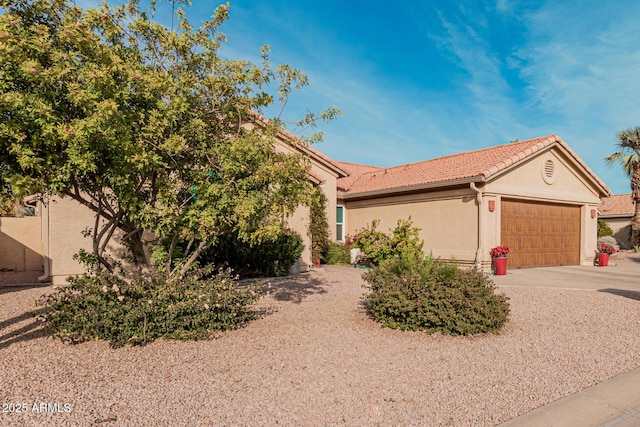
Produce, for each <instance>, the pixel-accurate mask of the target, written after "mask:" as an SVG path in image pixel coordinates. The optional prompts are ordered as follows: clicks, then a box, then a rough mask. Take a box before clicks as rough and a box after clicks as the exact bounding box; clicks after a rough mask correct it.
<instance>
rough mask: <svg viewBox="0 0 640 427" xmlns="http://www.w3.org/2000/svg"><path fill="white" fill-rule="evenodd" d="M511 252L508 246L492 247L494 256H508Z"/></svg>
mask: <svg viewBox="0 0 640 427" xmlns="http://www.w3.org/2000/svg"><path fill="white" fill-rule="evenodd" d="M508 253H509V248H508V247H507V246H496V247H495V248H493V249H491V256H492V257H493V258H506V257H507V254H508Z"/></svg>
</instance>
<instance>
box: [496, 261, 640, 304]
mask: <svg viewBox="0 0 640 427" xmlns="http://www.w3.org/2000/svg"><path fill="white" fill-rule="evenodd" d="M616 255H618V254H616ZM619 255H621V256H622V255H623V254H619ZM625 255H626V254H625ZM491 278H492V279H493V281H494V282H495V284H496V285H498V286H527V287H538V288H558V289H588V290H597V291H602V292H611V293H616V292H620V293H624V294H629V293H631V295H633V294H635V295H636V299H640V254H629V255H626V256H624V258H615V256H614V257H612V259H611V261H610V263H609V266H608V267H596V266H585V265H572V266H564V267H539V268H525V269H515V270H509V267H508V266H507V274H506V275H504V276H491ZM625 296H629V295H625Z"/></svg>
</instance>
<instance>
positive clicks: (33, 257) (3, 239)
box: [0, 216, 43, 271]
mask: <svg viewBox="0 0 640 427" xmlns="http://www.w3.org/2000/svg"><path fill="white" fill-rule="evenodd" d="M40 224H41V218H40V217H37V216H28V217H24V218H9V217H0V269H6V270H13V271H42V268H43V265H42V262H43V261H42V232H41V225H40Z"/></svg>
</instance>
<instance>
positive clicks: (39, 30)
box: [0, 0, 337, 277]
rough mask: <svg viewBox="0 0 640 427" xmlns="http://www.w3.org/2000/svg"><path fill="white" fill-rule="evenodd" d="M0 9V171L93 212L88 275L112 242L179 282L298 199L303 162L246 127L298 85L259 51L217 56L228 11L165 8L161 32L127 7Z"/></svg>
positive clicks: (259, 234) (10, 5)
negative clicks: (169, 12)
mask: <svg viewBox="0 0 640 427" xmlns="http://www.w3.org/2000/svg"><path fill="white" fill-rule="evenodd" d="M152 3H153V4H154V5H155V2H152ZM170 3H171V5H172V6H173V5H174V3H175V2H173V1H172V2H170ZM178 3H180V2H178ZM0 5H1V6H2V8H3V9H4V13H3V14H2V15H1V16H0V164H2V165H3V168H6V174H7V175H10V177H11V178H10V182H11V184H12V185H13V186H14V187H15V188H17V189H24V188H28V189H29V190H31V191H35V192H39V193H40V194H42V195H44V196H48V195H60V196H63V197H71V198H73V199H75V200H77V201H78V202H80V203H82V204H83V205H85V206H87V207H89V208H90V209H92V210H93V211H94V212H95V213H96V221H95V223H94V224H92V226H91V228H90V229H89V230H88V231H87V232H88V234H89V235H90V236H91V237H92V239H93V253H92V254H91V256H90V257H88V258H89V259H92V260H93V261H94V262H95V263H96V264H97V265H98V266H100V268H103V269H106V270H109V271H112V272H114V271H116V268H115V266H116V265H117V262H116V261H115V260H113V259H111V258H110V257H109V256H108V251H107V250H106V249H107V246H108V244H109V242H110V241H111V240H112V239H113V236H114V235H118V233H121V234H122V235H123V236H124V237H123V242H124V243H125V244H126V245H127V246H128V247H129V248H130V249H131V252H132V254H133V261H134V264H136V265H138V266H139V267H140V268H141V269H148V268H156V269H158V270H160V271H163V272H164V273H165V274H167V275H169V276H171V277H182V276H183V275H184V274H185V272H186V271H187V270H188V269H189V267H190V265H192V264H193V263H194V262H195V261H196V260H197V258H198V256H199V254H200V253H201V252H202V251H203V250H205V249H206V248H207V247H209V246H210V245H211V244H213V243H214V242H215V241H216V239H217V238H219V237H220V236H221V235H223V234H225V233H231V232H234V233H237V234H238V235H239V236H240V238H241V239H243V240H246V241H249V242H256V241H260V240H261V239H264V238H267V237H270V236H275V235H276V234H277V233H278V230H280V229H281V226H282V221H283V220H284V219H285V218H286V217H287V216H288V215H289V214H290V213H291V212H292V211H293V210H294V209H295V207H296V206H297V205H298V203H299V202H300V200H304V197H306V196H305V195H306V194H307V192H308V190H309V184H308V179H307V176H306V171H307V168H308V165H307V162H306V161H305V159H304V158H302V157H301V156H294V155H285V154H281V153H278V152H277V151H276V150H274V144H275V140H276V136H277V135H278V133H279V132H280V131H281V130H282V126H283V122H282V121H280V120H279V118H278V117H275V118H272V120H270V121H264V120H260V121H258V122H257V123H258V125H257V126H246V125H247V123H251V122H254V123H256V120H255V115H254V112H255V111H258V112H260V111H262V109H263V108H264V107H266V106H268V105H270V104H272V103H274V102H275V101H276V99H277V100H278V101H279V102H282V103H283V104H286V101H287V97H288V96H289V94H290V93H291V91H292V90H293V89H294V88H300V87H302V86H305V85H306V84H307V78H306V77H305V76H304V75H303V74H302V73H301V72H300V71H299V70H297V69H294V68H291V67H289V66H286V65H281V66H277V67H273V66H272V65H271V64H270V63H269V59H268V48H267V47H264V48H263V50H262V52H261V53H262V58H263V62H262V63H261V64H259V65H256V64H253V63H250V62H248V61H238V60H228V59H224V58H222V57H221V56H220V55H219V52H218V50H219V48H220V45H221V43H222V42H224V40H225V36H224V34H222V33H221V32H220V25H221V24H222V23H223V22H224V21H225V20H226V19H227V18H228V9H229V7H228V5H222V6H219V7H218V8H217V9H216V10H215V13H214V15H213V16H212V17H211V19H210V20H208V21H205V22H204V23H203V24H202V26H201V27H200V28H197V29H195V28H193V27H192V26H191V25H190V24H189V22H188V21H187V19H186V17H185V13H184V12H183V11H182V10H181V9H180V8H178V9H176V10H175V12H176V15H177V17H178V19H177V21H178V25H177V28H176V29H175V30H174V29H173V27H171V28H166V27H165V26H163V25H161V24H158V23H155V22H153V21H152V18H153V9H152V10H150V11H144V10H141V9H140V7H139V4H138V1H137V0H133V1H131V2H130V3H128V4H126V5H124V6H121V7H115V8H112V7H110V6H108V5H107V4H106V3H105V4H103V5H102V6H101V8H100V9H89V10H84V9H82V8H80V7H78V6H75V5H74V4H73V3H72V2H70V1H66V0H0ZM172 25H173V24H172ZM272 87H277V88H278V89H277V95H276V94H271V93H270V88H272ZM336 112H337V110H335V109H330V110H328V111H327V112H325V113H323V114H321V115H320V116H315V115H309V116H307V117H305V118H303V119H302V120H301V121H300V124H301V125H303V126H308V125H311V126H313V125H314V122H315V120H316V119H318V118H331V117H333V116H334V115H335V114H336ZM178 248H179V249H180V250H178ZM154 250H155V252H154ZM178 253H179V254H180V256H179V258H176V257H175V256H174V254H178Z"/></svg>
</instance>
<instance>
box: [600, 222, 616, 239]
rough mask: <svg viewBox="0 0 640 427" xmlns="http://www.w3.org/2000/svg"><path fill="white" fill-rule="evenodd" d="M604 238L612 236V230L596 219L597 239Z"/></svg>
mask: <svg viewBox="0 0 640 427" xmlns="http://www.w3.org/2000/svg"><path fill="white" fill-rule="evenodd" d="M604 236H613V229H612V228H611V227H609V224H607V223H606V222H604V221H603V220H601V219H598V238H600V237H604Z"/></svg>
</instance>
